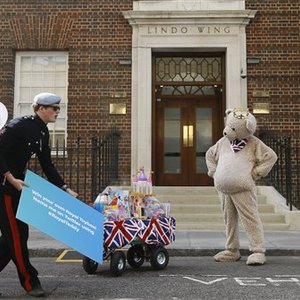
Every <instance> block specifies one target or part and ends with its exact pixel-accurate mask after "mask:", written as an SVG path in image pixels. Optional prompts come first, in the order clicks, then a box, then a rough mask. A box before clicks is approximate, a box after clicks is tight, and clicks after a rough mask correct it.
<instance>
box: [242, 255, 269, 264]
mask: <svg viewBox="0 0 300 300" xmlns="http://www.w3.org/2000/svg"><path fill="white" fill-rule="evenodd" d="M265 262H266V256H265V254H264V253H259V252H257V253H252V254H251V255H249V256H248V259H247V262H246V264H247V265H249V266H259V265H263V264H264V263H265Z"/></svg>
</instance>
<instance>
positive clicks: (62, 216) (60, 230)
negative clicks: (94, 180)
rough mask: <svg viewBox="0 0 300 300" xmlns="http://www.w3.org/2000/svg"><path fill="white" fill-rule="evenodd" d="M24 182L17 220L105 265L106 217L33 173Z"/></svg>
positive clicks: (27, 173) (28, 173)
mask: <svg viewBox="0 0 300 300" xmlns="http://www.w3.org/2000/svg"><path fill="white" fill-rule="evenodd" d="M24 181H25V182H26V183H27V184H28V185H29V186H28V187H24V188H23V189H22V194H21V198H20V203H19V207H18V211H17V218H18V219H20V220H21V221H23V222H25V223H27V224H30V225H32V226H34V227H36V228H37V229H39V230H41V231H42V232H44V233H46V234H48V235H49V236H51V237H53V238H54V239H56V240H58V241H60V242H62V243H64V244H65V245H67V246H69V247H71V248H73V249H75V250H76V251H78V252H79V253H81V254H83V255H84V256H87V257H89V258H90V259H92V260H94V261H96V262H98V263H102V260H103V215H102V214H101V213H99V212H98V211H97V210H95V209H94V208H92V207H89V206H88V205H87V204H85V203H83V202H82V201H80V200H78V199H76V198H74V197H73V196H71V195H70V194H68V193H66V192H64V191H63V190H61V189H59V188H58V187H56V186H55V185H53V184H51V183H50V182H48V181H47V180H45V179H43V178H42V177H40V176H38V175H36V174H35V173H33V172H31V171H27V172H26V177H25V180H24Z"/></svg>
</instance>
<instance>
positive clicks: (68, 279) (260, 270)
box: [0, 256, 300, 300]
mask: <svg viewBox="0 0 300 300" xmlns="http://www.w3.org/2000/svg"><path fill="white" fill-rule="evenodd" d="M32 263H33V265H34V266H35V267H36V268H37V269H38V270H39V274H40V280H41V282H42V285H43V287H44V289H45V291H46V293H47V299H209V300H211V299H222V300H227V299H228V300H229V299H230V300H238V299H243V300H248V299H249V300H250V299H251V300H252V299H253V300H254V299H255V300H264V299H270V300H271V299H272V300H279V299H285V300H289V299H295V300H296V299H297V300H299V299H300V257H295V256H272V257H268V262H267V264H266V265H264V266H256V267H253V266H252V267H250V266H247V265H246V257H243V258H242V260H240V261H239V262H235V263H216V262H214V261H213V258H212V257H170V261H169V264H168V266H167V268H166V269H164V270H161V271H157V270H154V269H153V268H152V267H151V266H150V264H149V263H148V262H145V263H144V264H143V265H142V266H141V267H140V268H139V269H138V270H134V269H132V268H131V267H130V266H129V265H128V264H127V265H126V269H125V271H124V273H123V274H122V276H119V277H113V276H112V275H111V272H110V265H109V263H108V262H107V261H106V262H104V264H102V265H100V266H98V269H97V271H96V272H95V273H94V274H92V275H89V274H87V273H86V272H85V271H84V269H83V267H82V264H81V263H80V262H79V261H78V262H76V261H74V262H72V261H69V262H56V259H55V258H53V257H49V258H48V257H46V258H45V257H44V258H41V257H34V258H32ZM16 275H17V272H16V269H15V266H14V265H13V264H12V263H10V264H9V265H8V266H7V267H6V268H5V269H4V270H3V271H2V272H1V274H0V292H1V293H2V296H1V297H0V298H1V299H14V300H15V299H32V297H30V296H27V295H26V293H25V292H24V290H23V289H22V288H21V287H20V285H19V282H18V279H17V276H16Z"/></svg>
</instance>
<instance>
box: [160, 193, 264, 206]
mask: <svg viewBox="0 0 300 300" xmlns="http://www.w3.org/2000/svg"><path fill="white" fill-rule="evenodd" d="M155 197H156V198H157V199H158V200H159V201H160V202H169V203H171V204H179V203H181V204H220V200H219V198H218V195H205V194H203V195H202V194H199V195H182V194H173V193H170V194H155ZM257 200H258V203H259V204H266V196H265V195H259V196H258V197H257Z"/></svg>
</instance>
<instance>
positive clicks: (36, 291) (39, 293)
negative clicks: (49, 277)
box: [27, 285, 45, 297]
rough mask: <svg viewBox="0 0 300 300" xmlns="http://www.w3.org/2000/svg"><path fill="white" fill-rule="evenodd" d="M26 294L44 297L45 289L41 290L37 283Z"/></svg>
mask: <svg viewBox="0 0 300 300" xmlns="http://www.w3.org/2000/svg"><path fill="white" fill-rule="evenodd" d="M27 294H28V295H30V296H32V297H44V296H45V291H44V290H43V288H42V287H41V286H40V285H38V286H36V287H34V288H33V289H32V290H31V291H29V292H27Z"/></svg>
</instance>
